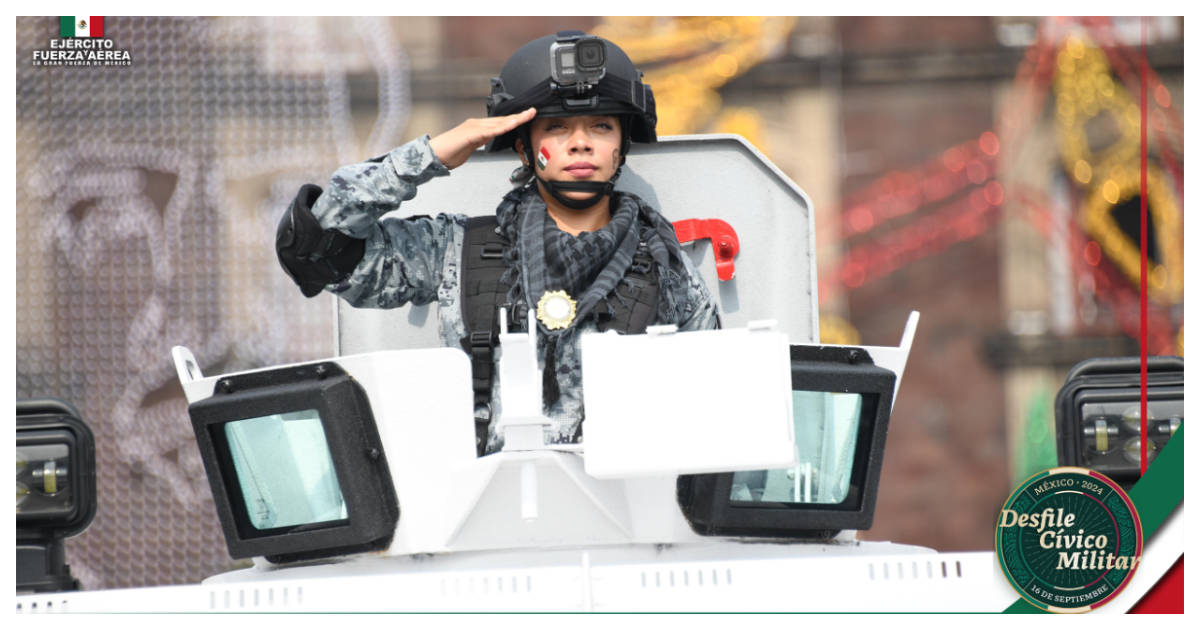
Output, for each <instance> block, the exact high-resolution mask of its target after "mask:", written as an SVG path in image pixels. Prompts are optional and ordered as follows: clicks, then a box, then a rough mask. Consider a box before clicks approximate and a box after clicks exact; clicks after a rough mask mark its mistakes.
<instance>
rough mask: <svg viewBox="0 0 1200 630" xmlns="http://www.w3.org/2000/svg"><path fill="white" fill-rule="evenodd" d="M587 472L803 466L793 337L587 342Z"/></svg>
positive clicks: (720, 333)
mask: <svg viewBox="0 0 1200 630" xmlns="http://www.w3.org/2000/svg"><path fill="white" fill-rule="evenodd" d="M582 355H583V390H584V405H585V407H586V408H587V415H588V419H587V427H586V430H585V431H586V432H585V439H584V449H585V461H586V466H587V472H588V474H589V475H592V476H594V477H597V478H614V477H632V476H640V475H644V476H652V475H663V474H684V473H705V472H729V471H737V470H762V469H769V468H784V467H788V466H794V465H796V461H795V457H796V453H795V449H794V448H793V444H794V442H795V440H794V437H793V426H792V387H791V370H790V369H789V366H790V359H789V357H788V339H787V336H786V335H784V334H782V333H780V332H777V331H775V330H773V329H769V328H760V329H748V328H736V329H726V330H706V331H695V332H682V333H665V334H655V333H654V331H653V330H651V331H648V333H647V334H645V335H618V334H615V333H605V334H592V335H585V336H584V337H583V341H582Z"/></svg>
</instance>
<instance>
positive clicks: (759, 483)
mask: <svg viewBox="0 0 1200 630" xmlns="http://www.w3.org/2000/svg"><path fill="white" fill-rule="evenodd" d="M792 408H793V412H794V416H795V419H794V421H795V427H796V453H797V459H798V460H799V462H800V464H799V465H798V466H796V467H795V468H780V469H775V470H755V471H748V472H738V473H734V474H733V488H732V491H731V492H730V495H729V499H730V500H731V501H750V502H770V503H825V504H836V503H841V502H842V501H844V500H845V499H846V494H847V492H848V491H849V489H850V474H851V473H852V472H853V468H854V447H855V445H856V444H857V442H858V422H859V416H860V415H861V414H862V395H861V394H844V393H837V392H809V391H793V392H792Z"/></svg>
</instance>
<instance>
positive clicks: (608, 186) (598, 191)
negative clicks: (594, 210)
mask: <svg viewBox="0 0 1200 630" xmlns="http://www.w3.org/2000/svg"><path fill="white" fill-rule="evenodd" d="M533 176H534V177H535V178H537V180H538V181H539V182H541V184H542V186H543V187H544V188H545V189H546V190H547V191H549V192H550V196H551V197H554V199H555V200H556V201H558V202H559V203H561V204H562V205H564V206H566V207H568V208H570V209H572V210H586V209H587V208H591V207H592V206H594V205H596V204H597V203H600V200H601V199H603V198H604V197H606V196H608V195H610V194H612V191H613V186H615V185H616V182H617V178H618V177H620V176H621V168H620V167H617V172H615V173H613V176H612V177H610V178H608V181H606V182H557V181H549V180H545V179H542V177H541V176H540V175H538V174H537V173H534V175H533ZM565 192H589V193H593V194H592V196H590V197H585V198H583V199H572V198H570V197H568V196H566V195H564V194H563V193H565Z"/></svg>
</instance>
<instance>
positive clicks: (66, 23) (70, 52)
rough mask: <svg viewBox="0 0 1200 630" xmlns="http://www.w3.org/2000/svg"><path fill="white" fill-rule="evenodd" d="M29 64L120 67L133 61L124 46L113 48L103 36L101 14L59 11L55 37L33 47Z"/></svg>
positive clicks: (110, 42) (109, 40)
mask: <svg viewBox="0 0 1200 630" xmlns="http://www.w3.org/2000/svg"><path fill="white" fill-rule="evenodd" d="M33 65H35V66H42V67H63V66H85V67H122V66H131V65H133V60H132V58H131V57H130V55H129V51H128V50H119V49H116V48H114V45H113V41H112V40H111V39H109V38H106V37H105V36H104V16H102V15H60V16H58V37H57V38H52V39H51V40H50V43H49V45H48V47H47V48H37V49H34V51H33Z"/></svg>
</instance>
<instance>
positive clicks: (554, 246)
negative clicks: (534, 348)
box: [496, 183, 687, 401]
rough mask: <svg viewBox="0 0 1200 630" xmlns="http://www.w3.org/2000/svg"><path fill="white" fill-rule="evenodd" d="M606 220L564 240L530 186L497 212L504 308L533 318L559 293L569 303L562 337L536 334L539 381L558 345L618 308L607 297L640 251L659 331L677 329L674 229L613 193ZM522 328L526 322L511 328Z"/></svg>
mask: <svg viewBox="0 0 1200 630" xmlns="http://www.w3.org/2000/svg"><path fill="white" fill-rule="evenodd" d="M609 207H610V210H611V212H612V219H611V220H610V221H609V223H608V225H606V226H605V227H604V228H602V229H599V230H596V231H595V232H581V233H580V234H579V235H578V236H571V235H570V234H567V233H566V232H563V231H561V230H559V229H558V227H557V226H556V225H555V223H554V220H553V219H552V218H550V216H549V214H548V213H547V212H546V202H545V201H543V200H542V197H541V195H539V194H538V191H537V187H536V185H535V184H533V183H530V184H529V185H526V186H522V187H520V188H517V189H515V190H513V191H511V192H509V193H508V194H507V195H505V197H504V199H503V200H502V201H501V202H500V205H499V207H497V208H496V218H497V222H498V224H499V229H500V231H501V233H502V234H503V235H504V236H505V238H506V239H508V242H509V243H513V244H514V246H513V247H509V248H508V250H507V252H506V253H505V259H506V261H507V262H508V270H507V271H505V273H504V275H503V277H502V281H504V282H506V283H508V284H509V286H510V287H511V289H510V290H509V294H508V302H509V303H510V304H521V303H524V304H526V305H527V306H528V307H529V309H530V310H531V312H536V309H537V302H538V300H540V299H541V297H542V296H543V295H544V294H545V293H546V292H547V291H558V290H562V291H566V292H567V294H568V295H570V296H571V297H572V299H574V300H575V301H576V303H577V304H576V314H575V319H573V320H572V321H571V324H570V325H569V326H568V327H567V328H564V329H559V330H547V329H546V328H545V326H544V325H542V324H541V323H540V322H539V323H538V327H539V328H540V329H541V332H542V333H543V336H544V337H545V338H546V347H545V354H544V357H545V361H546V365H545V369H544V371H543V373H544V374H549V373H551V372H552V368H553V356H554V352H555V346H556V345H557V339H558V338H559V337H560V336H561V335H562V334H563V333H565V332H567V331H570V330H572V329H574V328H575V327H576V326H578V325H579V323H580V322H582V321H586V320H587V319H588V318H589V317H590V316H592V315H593V314H594V312H595V310H596V306H597V305H598V304H600V303H601V302H608V301H610V300H614V299H615V300H624V299H625V298H623V297H622V296H621V294H620V293H619V292H616V291H614V289H616V288H617V287H618V286H619V285H620V284H621V283H622V281H624V279H625V273H626V272H627V271H628V270H629V266H630V265H631V264H632V263H633V258H634V255H635V254H636V253H637V251H638V248H639V246H642V245H643V244H644V247H645V250H646V252H647V253H648V254H649V256H650V258H651V260H652V261H653V264H654V266H655V267H656V269H655V271H656V274H655V275H656V276H657V278H658V283H659V294H658V312H657V313H656V315H657V317H656V320H657V321H658V322H659V323H678V322H680V321H681V320H682V319H683V315H684V313H683V309H684V308H685V306H686V305H687V280H686V271H685V268H684V265H683V253H682V252H681V251H680V247H679V240H678V238H676V236H675V229H674V227H672V225H671V222H670V221H667V220H666V218H664V217H663V216H662V215H661V214H659V213H658V211H656V210H655V209H654V208H652V207H650V206H649V205H648V204H646V202H644V201H643V200H642V199H641V198H640V197H638V196H636V195H633V194H631V193H625V192H614V193H613V195H612V200H611V203H610V206H609ZM514 323H516V324H517V326H519V327H520V328H522V329H523V328H524V325H525V322H523V321H522V322H514ZM552 380H553V379H550V378H547V379H546V380H545V384H546V385H547V386H548V387H551V388H552V389H553V391H545V392H544V393H545V395H546V400H547V401H552V400H554V399H556V398H557V396H558V395H557V385H556V384H552V383H551V381H552Z"/></svg>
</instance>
